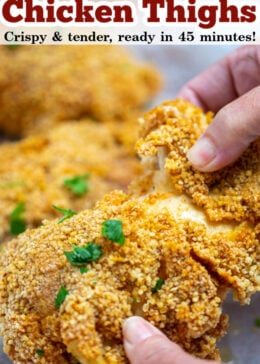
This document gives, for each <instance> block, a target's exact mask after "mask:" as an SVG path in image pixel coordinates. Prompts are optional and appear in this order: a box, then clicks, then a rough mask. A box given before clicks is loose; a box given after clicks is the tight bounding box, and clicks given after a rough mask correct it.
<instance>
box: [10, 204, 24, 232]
mask: <svg viewBox="0 0 260 364" xmlns="http://www.w3.org/2000/svg"><path fill="white" fill-rule="evenodd" d="M24 211H25V204H24V203H23V202H19V203H18V204H17V205H16V207H15V208H14V210H13V211H12V213H11V215H10V233H11V234H13V235H18V234H21V233H23V232H24V231H25V230H26V225H25V220H24V218H23V216H22V215H23V213H24Z"/></svg>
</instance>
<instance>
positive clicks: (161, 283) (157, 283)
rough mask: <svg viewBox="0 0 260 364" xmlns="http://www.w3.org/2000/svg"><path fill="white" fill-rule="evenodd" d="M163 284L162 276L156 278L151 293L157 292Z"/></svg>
mask: <svg viewBox="0 0 260 364" xmlns="http://www.w3.org/2000/svg"><path fill="white" fill-rule="evenodd" d="M163 285H164V279H162V278H159V279H157V281H156V283H155V286H154V287H153V288H152V293H157V292H158V291H159V290H160V289H161V288H162V286H163Z"/></svg>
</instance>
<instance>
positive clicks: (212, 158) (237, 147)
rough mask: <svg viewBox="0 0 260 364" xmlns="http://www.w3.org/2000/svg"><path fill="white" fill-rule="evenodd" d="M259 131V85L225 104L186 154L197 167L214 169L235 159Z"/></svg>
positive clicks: (204, 169)
mask: <svg viewBox="0 0 260 364" xmlns="http://www.w3.org/2000/svg"><path fill="white" fill-rule="evenodd" d="M259 135H260V86H258V87H256V88H254V89H252V90H251V91H249V92H247V93H246V94H244V95H243V96H241V97H239V98H238V99H236V100H235V101H233V102H231V103H230V104H227V105H226V106H224V107H223V108H222V109H221V110H220V111H219V112H218V113H217V114H216V116H215V118H214V120H213V122H212V123H211V125H210V126H209V127H208V129H207V130H206V131H205V133H204V134H203V135H202V136H201V137H200V138H199V140H198V141H197V142H196V143H195V145H194V146H193V147H192V148H191V149H190V151H189V152H188V158H189V160H190V162H191V163H192V164H193V166H194V167H195V168H197V169H199V170H200V171H203V172H212V171H216V170H218V169H220V168H222V167H225V166H227V165H228V164H230V163H232V162H234V161H235V160H236V159H237V158H238V157H239V156H240V155H241V154H242V153H243V152H244V150H245V149H246V148H247V147H248V146H249V144H250V143H251V142H252V141H253V140H255V139H256V138H257V136H259Z"/></svg>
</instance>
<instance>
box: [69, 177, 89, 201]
mask: <svg viewBox="0 0 260 364" xmlns="http://www.w3.org/2000/svg"><path fill="white" fill-rule="evenodd" d="M89 177H90V175H89V174H88V173H86V174H83V175H82V176H74V177H72V178H67V179H65V180H64V182H63V183H64V186H66V187H67V188H68V189H70V190H71V192H72V193H74V195H76V196H83V195H85V193H86V192H88V191H89V185H88V179H89Z"/></svg>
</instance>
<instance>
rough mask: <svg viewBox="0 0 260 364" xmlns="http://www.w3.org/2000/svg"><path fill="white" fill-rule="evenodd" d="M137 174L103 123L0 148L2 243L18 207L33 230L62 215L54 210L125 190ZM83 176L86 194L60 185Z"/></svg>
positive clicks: (59, 129) (72, 126) (132, 159)
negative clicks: (13, 213)
mask: <svg viewBox="0 0 260 364" xmlns="http://www.w3.org/2000/svg"><path fill="white" fill-rule="evenodd" d="M141 169H142V168H141V165H140V163H139V161H138V158H137V157H136V156H131V155H128V152H127V151H126V150H125V148H124V147H123V146H122V145H119V144H118V143H117V141H116V140H115V138H114V137H113V136H112V135H111V133H110V131H109V129H108V127H106V125H105V124H98V123H95V122H91V121H81V122H80V123H76V122H73V121H71V122H66V123H63V124H62V125H59V126H56V127H55V128H53V129H52V130H50V131H48V132H47V133H45V135H42V134H40V135H37V136H31V137H28V138H26V139H24V140H23V141H21V142H15V143H6V144H3V145H1V146H0V191H1V197H0V206H1V212H0V226H1V227H0V241H1V242H3V241H4V240H7V239H9V238H10V234H9V225H10V224H9V220H10V216H11V213H12V211H13V210H14V209H15V207H16V206H17V204H19V203H24V204H25V212H24V218H25V222H26V226H27V227H35V226H38V225H40V224H41V222H42V220H43V219H51V218H55V217H57V216H58V215H60V216H61V214H60V213H59V212H57V211H56V210H55V209H54V208H52V205H56V206H58V207H62V208H65V209H72V210H74V211H80V210H82V209H85V208H89V207H92V206H93V205H94V203H95V202H96V201H97V200H98V199H101V198H102V197H103V196H104V194H106V193H108V192H109V191H111V190H113V189H115V188H121V189H126V188H127V186H128V184H129V182H130V181H131V180H132V179H133V177H135V176H137V175H139V174H140V173H141ZM87 174H89V177H87V178H86V183H87V184H88V186H89V190H88V191H87V192H86V193H85V194H82V195H80V196H78V195H77V194H74V193H73V191H72V190H71V189H69V188H68V187H66V185H64V181H65V180H67V179H71V178H74V177H76V176H84V175H87ZM83 181H85V179H84V178H83ZM83 183H84V182H83Z"/></svg>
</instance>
